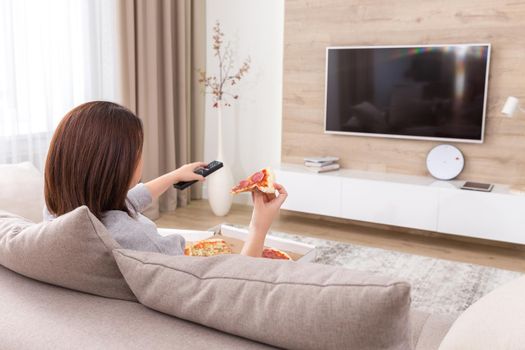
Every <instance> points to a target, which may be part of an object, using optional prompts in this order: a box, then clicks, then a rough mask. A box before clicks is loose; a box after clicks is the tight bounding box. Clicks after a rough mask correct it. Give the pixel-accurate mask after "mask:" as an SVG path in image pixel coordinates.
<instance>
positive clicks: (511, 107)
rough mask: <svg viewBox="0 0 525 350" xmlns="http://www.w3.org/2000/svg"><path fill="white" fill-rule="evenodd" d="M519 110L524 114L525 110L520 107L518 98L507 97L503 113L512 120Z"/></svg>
mask: <svg viewBox="0 0 525 350" xmlns="http://www.w3.org/2000/svg"><path fill="white" fill-rule="evenodd" d="M517 109H519V110H520V111H522V112H525V110H524V109H523V108H521V107H520V101H519V100H518V98H517V97H514V96H509V97H507V101H505V104H504V105H503V108H502V109H501V113H502V114H504V115H505V116H507V117H509V118H512V116H513V115H514V113H515V112H516V110H517Z"/></svg>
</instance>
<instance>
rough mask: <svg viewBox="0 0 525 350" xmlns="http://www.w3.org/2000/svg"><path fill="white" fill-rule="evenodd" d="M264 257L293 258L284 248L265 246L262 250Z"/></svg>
mask: <svg viewBox="0 0 525 350" xmlns="http://www.w3.org/2000/svg"><path fill="white" fill-rule="evenodd" d="M262 257H263V258H267V259H283V260H292V258H291V257H290V255H288V254H286V253H285V252H283V251H282V250H279V249H275V248H264V249H263V252H262Z"/></svg>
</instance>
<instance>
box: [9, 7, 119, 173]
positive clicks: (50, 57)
mask: <svg viewBox="0 0 525 350" xmlns="http://www.w3.org/2000/svg"><path fill="white" fill-rule="evenodd" d="M117 40H118V39H117V21H116V0H48V1H42V0H0V163H18V162H23V161H31V162H32V163H33V164H34V165H35V166H36V167H37V168H39V169H40V170H42V169H43V166H44V161H45V154H46V152H47V148H48V145H49V141H50V138H51V135H52V133H53V130H54V128H55V127H56V125H57V124H58V122H59V121H60V119H61V118H62V117H63V116H64V114H65V113H66V112H67V111H68V110H70V109H71V108H73V107H74V106H76V105H78V104H80V103H83V102H86V101H90V100H110V101H119V100H120V98H119V97H120V96H119V81H120V79H119V71H118V69H117V62H118V57H117V55H118V49H117V47H118V45H117Z"/></svg>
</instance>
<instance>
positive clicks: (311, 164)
mask: <svg viewBox="0 0 525 350" xmlns="http://www.w3.org/2000/svg"><path fill="white" fill-rule="evenodd" d="M338 161H339V157H308V158H304V165H305V166H306V168H308V170H310V171H313V172H314V173H324V172H327V171H334V170H337V169H339V163H337V162H338Z"/></svg>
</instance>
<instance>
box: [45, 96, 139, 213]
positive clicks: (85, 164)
mask: <svg viewBox="0 0 525 350" xmlns="http://www.w3.org/2000/svg"><path fill="white" fill-rule="evenodd" d="M143 140H144V134H143V130H142V122H141V120H140V119H139V118H137V116H135V115H134V114H133V112H131V111H130V110H129V109H127V108H125V107H122V106H120V105H118V104H116V103H112V102H105V101H94V102H88V103H84V104H82V105H80V106H78V107H75V108H74V109H73V110H71V111H70V112H69V113H67V114H66V116H65V117H64V118H63V119H62V121H61V122H60V124H59V125H58V127H57V129H56V130H55V133H54V135H53V138H52V140H51V144H50V146H49V152H48V155H47V161H46V166H45V175H44V177H45V188H44V195H45V199H46V205H47V208H48V209H49V211H50V212H51V213H52V214H55V215H57V216H59V215H62V214H65V213H67V212H70V211H72V210H73V209H75V208H77V207H79V206H82V205H86V206H87V207H88V208H89V210H90V211H91V212H92V213H93V214H94V215H95V216H96V217H97V218H99V219H101V217H102V213H103V212H105V211H107V210H123V211H125V212H127V213H128V214H129V215H131V213H130V210H129V209H128V207H127V205H126V196H127V193H128V190H129V186H130V185H131V181H132V177H133V173H134V171H135V169H136V167H137V166H138V164H139V160H140V157H141V155H142V144H143Z"/></svg>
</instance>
